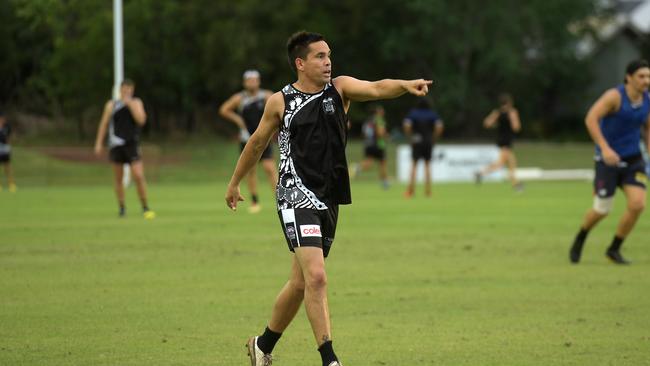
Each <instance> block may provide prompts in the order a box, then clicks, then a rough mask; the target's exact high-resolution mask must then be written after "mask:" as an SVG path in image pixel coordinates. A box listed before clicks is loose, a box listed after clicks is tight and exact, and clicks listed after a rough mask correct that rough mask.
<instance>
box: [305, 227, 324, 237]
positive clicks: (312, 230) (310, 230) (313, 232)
mask: <svg viewBox="0 0 650 366" xmlns="http://www.w3.org/2000/svg"><path fill="white" fill-rule="evenodd" d="M300 236H302V237H303V238H306V237H308V236H316V237H319V238H321V237H322V236H321V234H320V225H300Z"/></svg>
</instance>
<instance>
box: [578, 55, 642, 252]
mask: <svg viewBox="0 0 650 366" xmlns="http://www.w3.org/2000/svg"><path fill="white" fill-rule="evenodd" d="M648 87H650V65H648V62H646V61H644V60H638V61H633V62H631V63H630V64H629V65H628V66H627V69H626V71H625V83H624V84H621V85H619V86H617V87H616V88H612V89H609V90H607V91H606V92H605V93H604V94H603V95H602V96H601V97H600V98H599V99H598V100H597V101H596V103H594V105H593V106H592V107H591V109H589V112H588V113H587V117H586V119H585V123H586V125H587V130H588V131H589V135H591V138H592V139H593V140H594V142H595V144H596V155H595V161H596V163H595V165H596V166H595V170H596V174H595V177H594V203H593V206H592V208H590V209H589V210H588V211H587V214H586V215H585V217H584V219H583V221H582V225H581V226H580V231H579V232H578V234H577V235H576V237H575V239H574V241H573V244H572V245H571V249H570V250H569V260H570V261H571V262H572V263H578V262H579V261H580V256H581V254H582V248H583V245H584V243H585V240H586V239H587V234H589V231H590V230H591V229H593V228H594V227H595V226H596V225H597V224H598V223H599V222H600V220H602V219H603V218H605V217H606V216H607V214H609V212H610V211H611V210H612V207H613V205H614V194H615V193H616V189H617V188H620V189H621V190H622V191H623V193H624V194H625V198H626V200H627V206H626V208H625V213H624V214H623V217H622V218H621V220H620V221H619V223H618V227H617V228H616V234H615V235H614V238H613V239H612V242H611V244H610V246H609V248H607V251H606V252H605V255H606V256H607V258H609V259H610V260H611V261H612V262H614V263H616V264H628V263H629V262H628V261H627V260H626V259H625V258H623V256H622V255H621V246H622V245H623V241H624V240H625V238H626V237H627V236H628V235H629V234H630V233H631V232H632V229H633V228H634V225H635V224H636V222H637V220H638V219H639V217H640V216H641V213H642V212H643V210H644V209H645V205H646V185H647V184H648V176H647V175H646V166H647V165H646V164H647V163H646V161H644V160H643V155H642V150H641V146H640V145H641V141H642V137H641V130H642V129H643V130H644V131H645V141H643V143H644V144H645V146H646V147H647V148H648V150H649V151H650V94H649V93H648ZM644 240H645V238H644ZM646 242H647V240H646Z"/></svg>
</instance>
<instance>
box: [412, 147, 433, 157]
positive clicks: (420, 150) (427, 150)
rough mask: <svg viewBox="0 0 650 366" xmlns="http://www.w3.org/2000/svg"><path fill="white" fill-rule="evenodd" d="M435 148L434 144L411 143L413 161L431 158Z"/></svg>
mask: <svg viewBox="0 0 650 366" xmlns="http://www.w3.org/2000/svg"><path fill="white" fill-rule="evenodd" d="M432 150H433V144H427V143H418V144H413V145H411V157H412V158H413V161H418V160H420V159H422V160H424V161H430V160H431V152H432Z"/></svg>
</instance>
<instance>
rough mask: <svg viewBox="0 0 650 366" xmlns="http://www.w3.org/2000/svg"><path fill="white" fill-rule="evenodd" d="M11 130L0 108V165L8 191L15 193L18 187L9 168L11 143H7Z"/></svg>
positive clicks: (0, 188)
mask: <svg viewBox="0 0 650 366" xmlns="http://www.w3.org/2000/svg"><path fill="white" fill-rule="evenodd" d="M11 132H12V131H11V126H10V125H9V122H7V117H5V115H4V112H3V111H1V110H0V165H2V166H4V171H5V176H6V177H7V186H8V188H9V192H11V193H16V190H17V189H18V187H16V182H15V181H14V175H13V169H12V168H11V145H10V144H9V142H10V141H9V140H10V137H11ZM0 190H2V184H0Z"/></svg>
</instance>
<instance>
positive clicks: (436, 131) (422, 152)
mask: <svg viewBox="0 0 650 366" xmlns="http://www.w3.org/2000/svg"><path fill="white" fill-rule="evenodd" d="M403 125H404V133H405V134H406V136H408V137H409V139H410V141H411V158H412V160H413V163H412V165H411V176H410V181H409V185H408V188H407V189H406V192H404V197H406V198H411V197H412V196H413V194H414V193H415V173H416V171H417V166H418V161H420V160H424V193H425V195H426V196H427V197H428V196H431V164H430V162H431V153H432V152H433V143H434V142H435V141H436V140H438V139H439V138H440V136H442V131H443V130H444V123H443V121H442V119H441V118H440V116H439V115H438V114H437V113H436V112H434V111H433V110H432V109H431V106H430V103H429V101H428V100H427V99H425V98H420V99H419V100H418V103H417V105H416V107H415V108H413V109H411V110H410V111H409V114H408V115H407V116H406V118H404V122H403Z"/></svg>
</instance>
